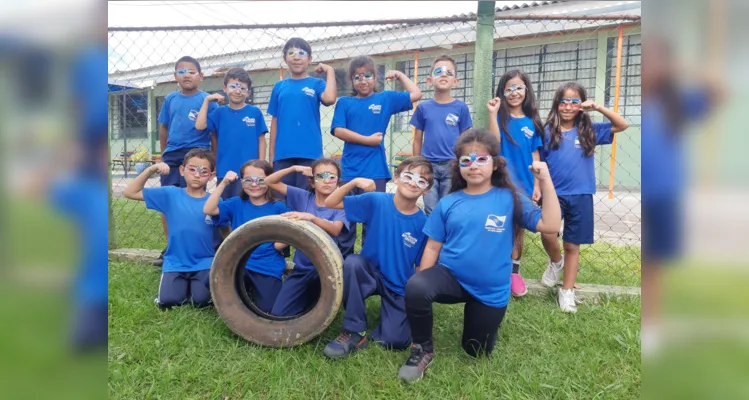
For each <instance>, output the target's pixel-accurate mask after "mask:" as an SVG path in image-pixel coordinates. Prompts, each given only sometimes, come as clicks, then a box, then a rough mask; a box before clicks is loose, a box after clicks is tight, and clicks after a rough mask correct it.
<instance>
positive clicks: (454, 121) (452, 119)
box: [445, 113, 460, 126]
mask: <svg viewBox="0 0 749 400" xmlns="http://www.w3.org/2000/svg"><path fill="white" fill-rule="evenodd" d="M458 121H460V118H459V117H458V116H457V115H455V114H453V113H450V114H447V117H445V123H446V124H448V125H450V126H457V125H458Z"/></svg>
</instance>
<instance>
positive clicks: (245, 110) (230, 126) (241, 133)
mask: <svg viewBox="0 0 749 400" xmlns="http://www.w3.org/2000/svg"><path fill="white" fill-rule="evenodd" d="M207 122H208V131H209V132H211V131H215V132H216V137H217V138H218V156H217V159H216V168H217V170H216V174H217V175H216V177H218V178H223V177H224V175H226V173H227V172H229V171H234V172H236V173H237V174H241V173H242V172H241V171H240V170H239V168H240V167H241V166H242V164H244V163H245V162H246V161H249V160H256V159H257V158H258V157H259V155H260V149H259V148H258V137H260V136H261V135H263V134H265V133H267V132H268V127H267V126H266V125H265V118H263V113H262V112H261V111H260V109H259V108H257V107H255V106H252V105H249V104H247V105H245V106H244V107H242V108H241V109H239V110H234V109H232V108H230V107H229V106H222V107H219V108H217V109H215V110H213V111H212V112H211V113H210V114H208V121H207Z"/></svg>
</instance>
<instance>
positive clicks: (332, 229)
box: [281, 211, 343, 237]
mask: <svg viewBox="0 0 749 400" xmlns="http://www.w3.org/2000/svg"><path fill="white" fill-rule="evenodd" d="M281 216H282V217H286V218H289V219H295V220H300V221H310V222H312V223H313V224H315V225H317V226H319V227H320V228H322V230H324V231H325V232H326V233H327V234H328V235H330V236H333V237H336V236H338V235H340V234H341V231H342V230H343V222H341V221H328V220H327V219H323V218H320V217H318V216H317V215H314V214H311V213H306V212H295V211H292V212H287V213H283V214H281Z"/></svg>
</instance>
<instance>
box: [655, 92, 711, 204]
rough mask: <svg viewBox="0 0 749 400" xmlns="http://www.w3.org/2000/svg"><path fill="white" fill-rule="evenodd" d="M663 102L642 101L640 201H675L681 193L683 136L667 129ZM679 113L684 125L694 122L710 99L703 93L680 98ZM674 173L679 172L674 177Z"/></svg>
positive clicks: (691, 93) (683, 172)
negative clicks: (681, 114) (673, 199)
mask: <svg viewBox="0 0 749 400" xmlns="http://www.w3.org/2000/svg"><path fill="white" fill-rule="evenodd" d="M662 101H663V100H660V101H659V100H658V99H644V100H643V105H642V108H643V110H648V111H647V112H646V113H643V115H642V126H641V130H642V132H644V134H643V135H642V171H643V173H642V200H643V201H647V200H651V199H662V198H678V197H679V196H680V195H681V193H682V192H683V190H684V186H685V180H684V177H685V175H686V174H685V171H686V170H687V167H686V162H685V159H684V158H685V147H684V146H685V142H686V141H685V139H686V138H685V136H684V133H683V132H674V130H675V129H676V128H675V127H672V126H670V125H669V122H668V118H667V115H666V109H665V107H664V105H663V103H662ZM679 102H680V103H681V104H680V105H679V109H680V110H682V113H683V114H684V117H685V122H694V121H697V120H699V119H701V118H702V117H704V116H705V114H706V113H707V111H708V110H709V109H710V102H711V99H710V96H709V95H708V93H706V92H705V91H704V90H703V89H698V88H697V89H690V90H688V91H686V92H684V93H681V94H680V98H679ZM673 171H679V172H678V173H674V172H673Z"/></svg>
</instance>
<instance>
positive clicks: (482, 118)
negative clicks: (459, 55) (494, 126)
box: [473, 1, 494, 128]
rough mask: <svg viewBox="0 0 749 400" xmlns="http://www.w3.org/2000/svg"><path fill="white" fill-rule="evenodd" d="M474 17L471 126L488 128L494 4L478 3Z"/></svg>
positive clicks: (491, 2)
mask: <svg viewBox="0 0 749 400" xmlns="http://www.w3.org/2000/svg"><path fill="white" fill-rule="evenodd" d="M478 3H479V7H478V12H477V16H476V47H475V49H476V53H475V55H474V58H473V112H474V113H475V117H474V119H473V126H475V127H479V128H486V127H488V126H489V120H488V117H489V112H488V110H487V109H486V103H487V102H488V101H489V99H490V98H491V93H492V87H491V86H492V54H493V51H494V2H493V1H479V2H478Z"/></svg>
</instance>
